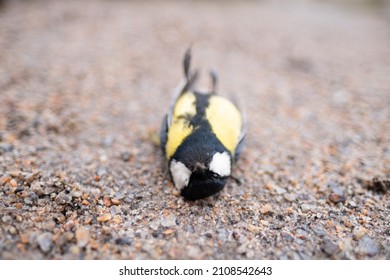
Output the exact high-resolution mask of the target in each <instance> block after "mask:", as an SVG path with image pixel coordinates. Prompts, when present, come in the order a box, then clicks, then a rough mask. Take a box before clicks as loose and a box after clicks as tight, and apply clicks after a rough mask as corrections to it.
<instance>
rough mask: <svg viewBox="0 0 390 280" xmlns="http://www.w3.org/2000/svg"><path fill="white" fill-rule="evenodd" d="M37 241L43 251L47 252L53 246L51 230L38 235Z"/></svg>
mask: <svg viewBox="0 0 390 280" xmlns="http://www.w3.org/2000/svg"><path fill="white" fill-rule="evenodd" d="M37 242H38V245H39V248H40V249H41V250H42V252H44V253H47V252H49V251H50V249H51V247H52V246H53V234H51V233H50V232H45V233H42V234H40V235H39V236H38V237H37Z"/></svg>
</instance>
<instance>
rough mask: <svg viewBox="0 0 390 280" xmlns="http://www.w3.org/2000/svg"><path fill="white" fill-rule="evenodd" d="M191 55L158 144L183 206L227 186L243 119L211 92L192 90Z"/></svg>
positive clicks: (194, 78)
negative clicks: (181, 198) (182, 199)
mask: <svg viewBox="0 0 390 280" xmlns="http://www.w3.org/2000/svg"><path fill="white" fill-rule="evenodd" d="M190 64H191V50H190V49H188V50H187V51H186V53H185V55H184V60H183V66H184V75H185V80H184V82H182V83H181V85H179V87H178V88H177V93H176V94H175V96H174V99H173V102H172V104H171V106H170V109H169V112H168V113H167V114H166V116H165V117H164V120H163V124H162V128H161V133H160V142H161V147H162V150H163V153H164V154H165V156H166V160H167V162H168V169H169V173H170V175H171V178H172V179H173V182H174V185H175V187H176V188H177V189H178V191H179V192H180V194H181V195H182V196H183V197H184V198H185V199H188V200H197V199H201V198H205V197H208V196H211V195H213V194H216V193H217V192H219V191H221V190H222V189H223V188H224V186H225V185H226V182H227V179H228V178H229V176H230V175H231V168H232V164H233V162H235V161H236V160H237V159H238V157H239V154H240V151H241V148H242V146H243V140H244V138H245V134H246V130H245V128H244V121H243V115H242V113H241V111H240V109H239V108H238V106H236V105H235V104H234V103H233V102H232V101H230V100H229V99H227V98H225V97H222V96H219V95H217V94H216V86H217V75H216V74H215V72H210V75H211V82H212V83H211V85H212V86H211V90H209V91H199V90H197V89H195V83H196V81H197V78H198V71H191V69H190Z"/></svg>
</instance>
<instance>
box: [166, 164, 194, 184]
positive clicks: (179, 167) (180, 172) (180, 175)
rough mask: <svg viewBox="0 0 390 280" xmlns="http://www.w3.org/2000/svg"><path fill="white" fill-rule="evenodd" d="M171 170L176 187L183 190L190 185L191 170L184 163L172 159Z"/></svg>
mask: <svg viewBox="0 0 390 280" xmlns="http://www.w3.org/2000/svg"><path fill="white" fill-rule="evenodd" d="M170 170H171V174H172V178H173V182H174V183H175V187H176V188H177V189H178V190H179V191H181V190H182V189H183V188H185V187H186V186H187V185H188V182H189V180H190V176H191V171H190V170H189V169H188V168H187V167H186V166H185V165H184V164H183V163H181V162H180V161H176V160H172V163H171V166H170Z"/></svg>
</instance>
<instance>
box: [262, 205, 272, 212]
mask: <svg viewBox="0 0 390 280" xmlns="http://www.w3.org/2000/svg"><path fill="white" fill-rule="evenodd" d="M272 211H273V209H272V206H271V205H270V204H265V205H263V206H262V207H261V209H260V213H261V214H267V213H269V212H272Z"/></svg>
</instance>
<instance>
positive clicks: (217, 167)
mask: <svg viewBox="0 0 390 280" xmlns="http://www.w3.org/2000/svg"><path fill="white" fill-rule="evenodd" d="M209 168H210V170H211V171H213V172H214V173H217V174H218V175H219V176H221V177H225V176H229V175H230V168H231V163H230V157H229V155H228V154H227V153H226V152H223V153H216V154H214V156H213V159H212V160H211V162H210V167H209Z"/></svg>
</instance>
